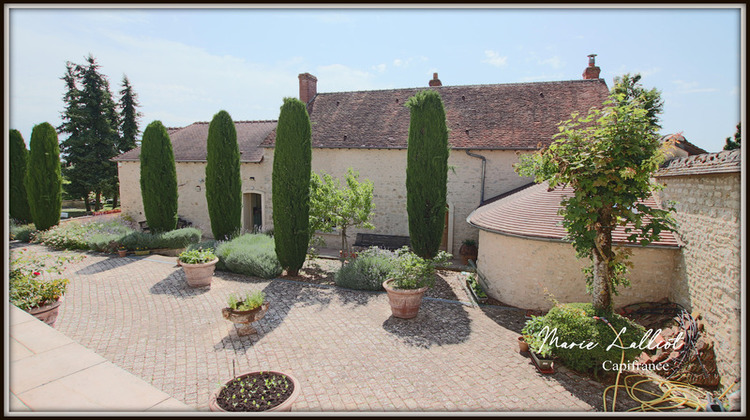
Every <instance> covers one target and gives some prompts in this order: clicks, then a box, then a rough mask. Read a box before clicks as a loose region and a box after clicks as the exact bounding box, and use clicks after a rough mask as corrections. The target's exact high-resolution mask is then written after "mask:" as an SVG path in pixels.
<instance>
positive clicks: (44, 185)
mask: <svg viewBox="0 0 750 420" xmlns="http://www.w3.org/2000/svg"><path fill="white" fill-rule="evenodd" d="M29 149H30V150H29V162H28V165H27V167H26V176H25V177H24V186H25V187H26V195H27V197H28V200H29V209H31V218H32V219H33V220H34V225H35V226H36V228H37V230H47V229H49V228H51V227H52V226H55V225H57V224H58V223H60V210H61V209H62V177H61V175H60V146H59V145H58V143H57V133H56V132H55V127H53V126H52V125H50V124H49V123H46V122H45V123H41V124H38V125H35V126H34V129H33V130H32V131H31V141H30V142H29Z"/></svg>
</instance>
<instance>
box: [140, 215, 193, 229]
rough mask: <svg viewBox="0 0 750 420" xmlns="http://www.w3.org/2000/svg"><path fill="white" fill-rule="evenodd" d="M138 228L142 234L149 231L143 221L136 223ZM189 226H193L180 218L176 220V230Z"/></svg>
mask: <svg viewBox="0 0 750 420" xmlns="http://www.w3.org/2000/svg"><path fill="white" fill-rule="evenodd" d="M138 226H139V227H140V228H141V230H142V231H143V232H148V231H150V229H149V227H148V223H147V222H146V221H145V220H144V221H142V222H138ZM190 226H193V224H192V223H190V222H189V221H187V220H185V219H183V218H182V217H178V218H177V229H182V228H186V227H190Z"/></svg>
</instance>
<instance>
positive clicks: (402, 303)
mask: <svg viewBox="0 0 750 420" xmlns="http://www.w3.org/2000/svg"><path fill="white" fill-rule="evenodd" d="M393 281H394V279H389V280H386V281H384V282H383V288H384V289H385V291H386V292H387V293H388V302H389V303H390V304H391V312H392V313H393V316H395V317H396V318H404V319H409V318H414V317H416V316H417V313H418V312H419V306H420V305H421V304H422V296H423V295H424V293H425V292H426V291H427V289H428V287H421V288H419V289H396V288H393V287H392V286H391V282H393Z"/></svg>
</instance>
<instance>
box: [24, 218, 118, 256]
mask: <svg viewBox="0 0 750 420" xmlns="http://www.w3.org/2000/svg"><path fill="white" fill-rule="evenodd" d="M132 231H133V230H132V229H130V228H128V227H126V226H124V225H122V224H121V223H120V222H119V221H117V220H112V221H106V222H91V223H86V224H82V223H80V222H77V221H70V222H66V223H63V224H60V225H58V226H56V227H55V228H54V229H50V230H48V231H45V232H40V233H39V234H37V235H36V238H35V242H39V243H42V244H44V245H46V246H49V247H51V248H55V249H69V250H73V249H92V250H95V251H105V252H109V251H107V247H108V245H109V244H110V243H111V242H112V241H119V240H120V238H122V237H123V236H125V235H127V234H128V233H130V232H132Z"/></svg>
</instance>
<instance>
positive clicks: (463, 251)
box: [458, 244, 479, 265]
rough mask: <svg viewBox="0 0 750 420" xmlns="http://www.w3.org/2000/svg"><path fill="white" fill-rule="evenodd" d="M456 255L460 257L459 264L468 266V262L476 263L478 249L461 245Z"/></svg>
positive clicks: (474, 246) (473, 246)
mask: <svg viewBox="0 0 750 420" xmlns="http://www.w3.org/2000/svg"><path fill="white" fill-rule="evenodd" d="M458 254H459V255H461V263H462V264H463V265H469V260H473V261H474V262H476V261H477V255H478V254H479V249H478V248H477V246H476V245H466V244H463V245H461V248H459V249H458Z"/></svg>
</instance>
